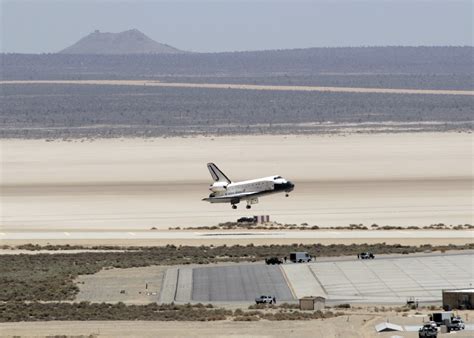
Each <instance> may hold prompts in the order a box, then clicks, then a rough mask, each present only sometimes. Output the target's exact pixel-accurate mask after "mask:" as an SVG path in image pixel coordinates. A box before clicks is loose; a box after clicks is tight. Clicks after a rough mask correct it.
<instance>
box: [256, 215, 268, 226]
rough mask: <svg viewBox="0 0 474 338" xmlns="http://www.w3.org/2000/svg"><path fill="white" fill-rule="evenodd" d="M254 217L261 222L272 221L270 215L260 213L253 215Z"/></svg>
mask: <svg viewBox="0 0 474 338" xmlns="http://www.w3.org/2000/svg"><path fill="white" fill-rule="evenodd" d="M253 218H254V219H255V222H257V223H259V224H262V223H268V222H270V215H258V216H253Z"/></svg>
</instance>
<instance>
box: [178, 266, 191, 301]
mask: <svg viewBox="0 0 474 338" xmlns="http://www.w3.org/2000/svg"><path fill="white" fill-rule="evenodd" d="M192 285H193V269H192V268H179V269H178V285H177V286H176V297H175V300H176V301H177V302H190V301H191V292H192Z"/></svg>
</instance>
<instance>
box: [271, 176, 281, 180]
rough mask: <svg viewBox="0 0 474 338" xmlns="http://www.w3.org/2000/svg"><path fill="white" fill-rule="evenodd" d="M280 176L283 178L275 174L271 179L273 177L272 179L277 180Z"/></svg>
mask: <svg viewBox="0 0 474 338" xmlns="http://www.w3.org/2000/svg"><path fill="white" fill-rule="evenodd" d="M280 178H283V177H281V176H275V177H274V178H273V179H274V180H278V179H280Z"/></svg>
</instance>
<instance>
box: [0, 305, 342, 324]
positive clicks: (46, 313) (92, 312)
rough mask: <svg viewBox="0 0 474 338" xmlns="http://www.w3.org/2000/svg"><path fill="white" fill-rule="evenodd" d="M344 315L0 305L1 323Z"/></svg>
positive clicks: (190, 307) (157, 307) (180, 307)
mask: <svg viewBox="0 0 474 338" xmlns="http://www.w3.org/2000/svg"><path fill="white" fill-rule="evenodd" d="M340 314H341V313H333V312H331V311H329V310H328V311H324V312H323V311H304V312H302V311H298V310H295V309H287V308H277V307H271V308H265V309H261V310H258V311H255V310H241V309H237V310H235V311H232V310H228V309H224V308H215V307H214V306H213V305H212V304H207V305H204V304H201V303H199V304H184V305H177V304H173V303H171V304H161V305H159V304H156V303H150V304H146V305H126V304H124V303H121V302H120V303H116V304H110V303H90V302H80V303H60V302H55V303H40V302H31V303H27V302H8V303H0V322H20V321H51V320H150V321H151V320H153V321H216V320H228V319H231V320H234V321H256V320H260V319H264V320H270V321H275V320H311V319H322V318H332V317H334V316H337V315H340Z"/></svg>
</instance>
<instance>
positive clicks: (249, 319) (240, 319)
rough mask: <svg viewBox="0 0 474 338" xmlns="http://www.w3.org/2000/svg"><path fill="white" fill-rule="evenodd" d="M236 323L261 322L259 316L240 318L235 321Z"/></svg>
mask: <svg viewBox="0 0 474 338" xmlns="http://www.w3.org/2000/svg"><path fill="white" fill-rule="evenodd" d="M233 320H234V321H235V322H256V321H259V320H260V317H257V316H238V317H235V318H234V319H233Z"/></svg>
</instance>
